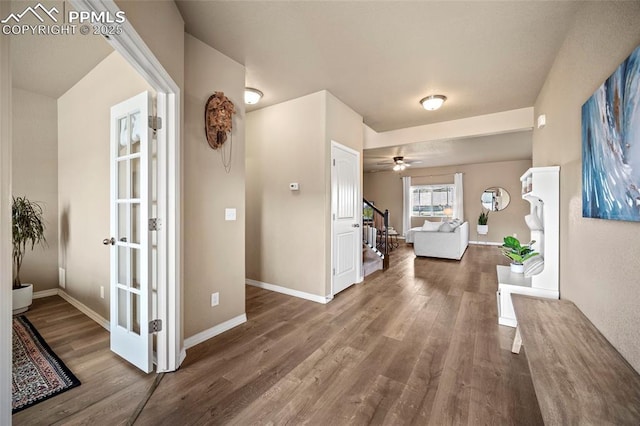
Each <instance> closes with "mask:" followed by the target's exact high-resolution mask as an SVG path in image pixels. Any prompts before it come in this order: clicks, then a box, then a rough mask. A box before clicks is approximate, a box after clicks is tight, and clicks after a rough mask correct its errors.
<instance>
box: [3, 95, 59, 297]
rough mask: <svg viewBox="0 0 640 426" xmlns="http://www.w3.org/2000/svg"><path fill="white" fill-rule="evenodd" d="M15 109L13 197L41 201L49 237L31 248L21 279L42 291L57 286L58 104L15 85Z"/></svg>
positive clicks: (51, 99) (13, 96)
mask: <svg viewBox="0 0 640 426" xmlns="http://www.w3.org/2000/svg"><path fill="white" fill-rule="evenodd" d="M12 109H13V146H12V150H13V152H12V175H13V177H12V191H13V196H14V197H17V196H26V197H27V198H28V199H30V200H31V201H38V202H40V204H41V205H42V207H43V210H44V220H45V225H46V231H45V237H46V239H47V244H46V246H45V247H42V246H36V247H35V249H34V250H33V251H30V250H28V252H27V254H26V255H25V257H24V263H23V264H22V269H21V271H20V278H21V281H22V282H23V283H33V286H34V288H33V290H34V291H42V290H47V289H51V288H56V287H58V161H57V157H58V154H57V152H58V107H57V102H56V100H55V99H53V98H50V97H48V96H43V95H39V94H36V93H33V92H29V91H26V90H21V89H17V88H14V89H13V92H12Z"/></svg>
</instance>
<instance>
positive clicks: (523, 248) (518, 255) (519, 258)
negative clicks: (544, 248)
mask: <svg viewBox="0 0 640 426" xmlns="http://www.w3.org/2000/svg"><path fill="white" fill-rule="evenodd" d="M533 243H535V240H532V241H531V242H529V244H525V245H522V244H520V241H519V240H518V239H517V238H516V237H512V236H508V237H504V244H502V247H501V249H502V254H504V255H505V256H506V257H507V258H508V259H509V260H511V272H515V273H517V274H522V273H524V266H523V263H524V261H525V260H527V259H529V258H531V257H533V256H535V255H537V254H538V253H537V252H535V251H534V250H533V249H532V248H531V246H532V245H533Z"/></svg>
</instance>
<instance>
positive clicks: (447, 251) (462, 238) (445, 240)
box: [412, 222, 469, 260]
mask: <svg viewBox="0 0 640 426" xmlns="http://www.w3.org/2000/svg"><path fill="white" fill-rule="evenodd" d="M412 231H413V233H412V234H413V235H412V238H413V251H414V253H415V254H416V256H428V257H441V258H444V259H456V260H460V259H461V258H462V255H463V254H464V252H465V250H466V249H467V246H468V245H469V222H464V223H463V224H462V225H460V226H458V227H457V228H456V229H455V230H454V231H453V232H439V231H423V230H422V229H412Z"/></svg>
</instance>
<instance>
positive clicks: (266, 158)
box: [246, 90, 363, 297]
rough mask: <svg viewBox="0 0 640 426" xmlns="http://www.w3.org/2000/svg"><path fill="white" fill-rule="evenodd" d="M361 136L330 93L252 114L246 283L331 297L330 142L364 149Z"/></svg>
mask: <svg viewBox="0 0 640 426" xmlns="http://www.w3.org/2000/svg"><path fill="white" fill-rule="evenodd" d="M362 132H363V128H362V116H360V115H359V114H357V113H355V112H354V111H353V110H352V109H351V108H349V107H348V106H346V105H345V104H343V103H342V102H341V101H340V100H338V99H337V98H336V97H335V96H333V95H332V94H331V93H329V92H327V91H324V90H323V91H320V92H317V93H313V94H311V95H307V96H303V97H301V98H297V99H294V100H291V101H288V102H283V103H280V104H278V105H273V106H270V107H266V108H263V109H260V110H257V111H253V112H251V113H249V114H248V115H247V236H246V241H247V243H246V244H247V278H250V279H253V280H257V281H262V282H265V283H269V284H275V285H279V286H282V287H286V288H289V289H292V290H298V291H302V292H305V293H310V294H313V295H316V296H321V297H324V296H327V295H330V294H331V273H330V270H331V221H330V218H331V216H330V214H331V171H330V170H331V169H330V164H331V161H330V159H331V141H335V142H338V143H340V144H342V145H345V146H347V147H349V148H352V149H354V150H356V151H359V152H361V150H362V143H363V141H362V138H363V136H362ZM291 182H297V183H299V184H300V190H299V191H290V190H289V183H291Z"/></svg>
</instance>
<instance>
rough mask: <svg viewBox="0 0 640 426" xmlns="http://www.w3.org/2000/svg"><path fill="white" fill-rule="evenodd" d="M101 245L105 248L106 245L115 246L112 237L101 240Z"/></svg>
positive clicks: (114, 240)
mask: <svg viewBox="0 0 640 426" xmlns="http://www.w3.org/2000/svg"><path fill="white" fill-rule="evenodd" d="M102 244H104V245H105V246H108V245H112V246H115V245H116V239H115V238H113V237H111V238H105V239H104V240H102Z"/></svg>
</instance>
